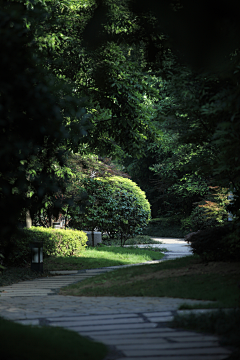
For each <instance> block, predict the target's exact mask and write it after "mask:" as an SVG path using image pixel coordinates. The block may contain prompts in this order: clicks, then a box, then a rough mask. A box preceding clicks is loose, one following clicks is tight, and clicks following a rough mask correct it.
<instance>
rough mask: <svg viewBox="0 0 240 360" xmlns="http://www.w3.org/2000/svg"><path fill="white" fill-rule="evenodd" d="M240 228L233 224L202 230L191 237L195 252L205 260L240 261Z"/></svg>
mask: <svg viewBox="0 0 240 360" xmlns="http://www.w3.org/2000/svg"><path fill="white" fill-rule="evenodd" d="M239 239H240V229H239V228H233V226H232V225H225V226H218V227H215V228H209V229H204V230H200V231H198V232H197V233H195V234H193V235H192V236H191V237H190V239H189V240H190V243H191V247H192V249H193V253H194V254H198V255H200V256H201V258H202V259H203V260H204V261H227V260H229V261H239V260H240V240H239Z"/></svg>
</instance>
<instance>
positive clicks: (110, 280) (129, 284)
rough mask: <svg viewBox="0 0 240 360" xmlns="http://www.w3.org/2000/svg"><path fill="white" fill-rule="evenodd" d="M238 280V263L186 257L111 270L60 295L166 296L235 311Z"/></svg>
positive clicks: (67, 289)
mask: <svg viewBox="0 0 240 360" xmlns="http://www.w3.org/2000/svg"><path fill="white" fill-rule="evenodd" d="M239 279H240V264H239V263H227V262H226V263H224V262H211V263H208V264H206V263H203V262H201V260H200V258H199V257H198V256H187V257H184V258H181V259H176V260H169V261H166V262H162V263H159V264H153V265H147V266H144V265H142V266H134V267H131V268H125V269H119V270H115V271H113V272H110V273H107V274H103V275H99V276H97V277H94V278H91V279H87V280H84V281H82V282H79V283H77V284H73V285H70V286H68V287H66V288H63V289H61V292H60V293H61V294H62V295H75V296H160V297H163V296H166V297H177V298H182V299H196V300H206V302H207V303H208V305H207V307H222V306H223V307H235V306H237V304H238V301H239V289H238V283H239ZM209 301H213V302H214V303H212V304H211V303H209ZM183 302H184V300H183ZM210 304H211V305H210ZM198 307H204V305H199V306H198Z"/></svg>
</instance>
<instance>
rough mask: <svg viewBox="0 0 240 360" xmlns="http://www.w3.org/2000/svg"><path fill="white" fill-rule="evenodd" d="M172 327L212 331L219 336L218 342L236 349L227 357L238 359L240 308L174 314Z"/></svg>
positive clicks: (239, 351)
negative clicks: (204, 312)
mask: <svg viewBox="0 0 240 360" xmlns="http://www.w3.org/2000/svg"><path fill="white" fill-rule="evenodd" d="M172 326H173V327H177V328H184V329H189V330H195V331H202V332H205V333H212V334H215V335H218V336H219V337H220V344H221V345H225V346H234V347H236V348H238V350H236V351H234V353H233V354H232V355H231V356H230V357H229V358H228V359H229V360H230V359H232V360H234V359H235V360H238V359H239V358H240V349H239V339H240V310H239V308H238V309H231V310H228V311H227V312H226V311H223V310H218V311H216V312H210V313H206V314H188V315H176V316H175V318H174V320H173V322H172Z"/></svg>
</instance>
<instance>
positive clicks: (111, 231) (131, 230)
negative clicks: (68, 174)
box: [69, 177, 150, 245]
mask: <svg viewBox="0 0 240 360" xmlns="http://www.w3.org/2000/svg"><path fill="white" fill-rule="evenodd" d="M126 180H128V181H126ZM84 194H85V197H84ZM69 216H70V217H71V221H70V224H69V225H70V227H73V228H76V229H81V230H83V229H84V230H90V231H92V232H93V231H94V230H95V229H97V230H99V231H101V232H103V233H107V234H108V235H109V236H110V238H113V237H115V238H119V239H121V245H124V244H125V242H126V240H127V239H128V238H131V237H134V236H135V235H137V234H141V233H142V230H143V229H144V228H145V227H146V225H147V223H148V221H149V217H150V205H149V203H148V201H147V200H146V198H145V196H144V193H143V191H141V189H140V188H138V186H137V185H136V184H134V183H132V182H131V180H129V179H124V178H121V177H109V178H107V180H106V179H100V178H97V179H95V178H85V179H82V180H81V187H80V186H79V190H78V194H77V196H76V197H75V201H74V205H73V206H72V207H70V208H69Z"/></svg>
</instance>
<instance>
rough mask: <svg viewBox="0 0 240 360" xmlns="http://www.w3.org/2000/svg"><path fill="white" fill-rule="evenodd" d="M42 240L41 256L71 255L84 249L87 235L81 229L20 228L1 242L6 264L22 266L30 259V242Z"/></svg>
mask: <svg viewBox="0 0 240 360" xmlns="http://www.w3.org/2000/svg"><path fill="white" fill-rule="evenodd" d="M36 241H37V242H43V257H46V256H50V255H52V256H71V255H75V254H76V253H77V252H81V251H84V250H85V247H86V242H87V235H86V234H85V233H84V232H83V231H77V230H69V229H68V230H62V229H52V228H44V227H34V226H32V227H31V228H30V229H22V230H21V231H19V232H18V233H16V234H14V235H12V237H11V239H10V240H8V241H7V242H6V243H2V244H1V248H0V250H1V251H2V252H3V254H4V255H5V258H6V261H7V263H8V264H14V265H20V266H24V265H25V264H28V263H30V261H31V249H30V247H29V244H30V243H31V242H36Z"/></svg>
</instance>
